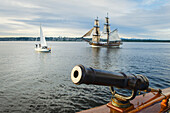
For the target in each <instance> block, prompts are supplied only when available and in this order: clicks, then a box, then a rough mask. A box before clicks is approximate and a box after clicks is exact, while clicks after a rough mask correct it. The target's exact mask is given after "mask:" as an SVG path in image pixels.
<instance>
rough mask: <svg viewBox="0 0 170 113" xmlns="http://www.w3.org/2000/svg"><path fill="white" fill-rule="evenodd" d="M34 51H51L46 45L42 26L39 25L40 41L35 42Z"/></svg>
mask: <svg viewBox="0 0 170 113" xmlns="http://www.w3.org/2000/svg"><path fill="white" fill-rule="evenodd" d="M35 46H36V47H35V51H38V52H51V48H49V47H48V46H47V42H46V40H45V37H44V36H43V31H42V27H41V25H40V43H37V44H35Z"/></svg>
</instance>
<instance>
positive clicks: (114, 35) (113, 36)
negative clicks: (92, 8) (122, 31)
mask: <svg viewBox="0 0 170 113" xmlns="http://www.w3.org/2000/svg"><path fill="white" fill-rule="evenodd" d="M109 41H121V39H120V37H119V35H118V30H117V29H115V30H114V31H112V32H111V33H110V35H109Z"/></svg>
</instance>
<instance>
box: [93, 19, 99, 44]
mask: <svg viewBox="0 0 170 113" xmlns="http://www.w3.org/2000/svg"><path fill="white" fill-rule="evenodd" d="M92 41H94V42H97V43H98V42H99V41H100V26H99V20H98V17H97V19H95V21H94V32H93V38H92Z"/></svg>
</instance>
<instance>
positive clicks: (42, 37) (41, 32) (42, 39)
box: [40, 25, 47, 46]
mask: <svg viewBox="0 0 170 113" xmlns="http://www.w3.org/2000/svg"><path fill="white" fill-rule="evenodd" d="M40 43H41V46H47V43H46V40H45V37H44V36H43V31H42V28H41V25H40Z"/></svg>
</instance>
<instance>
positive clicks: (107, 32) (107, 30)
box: [104, 13, 110, 43]
mask: <svg viewBox="0 0 170 113" xmlns="http://www.w3.org/2000/svg"><path fill="white" fill-rule="evenodd" d="M105 20H106V23H105V24H104V26H105V28H106V34H107V43H109V33H110V24H109V17H108V13H107V17H105Z"/></svg>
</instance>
